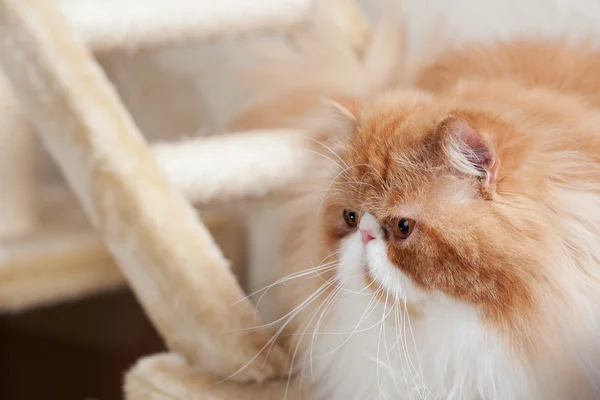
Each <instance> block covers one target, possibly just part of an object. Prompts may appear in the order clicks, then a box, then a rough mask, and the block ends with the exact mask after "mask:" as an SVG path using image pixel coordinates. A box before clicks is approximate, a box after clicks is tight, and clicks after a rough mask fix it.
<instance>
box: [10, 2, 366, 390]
mask: <svg viewBox="0 0 600 400" xmlns="http://www.w3.org/2000/svg"><path fill="white" fill-rule="evenodd" d="M318 5H319V6H320V7H317V8H318V9H320V10H321V12H325V13H328V15H329V16H330V17H331V18H332V20H333V22H334V23H336V24H338V26H339V27H340V28H341V29H342V30H343V31H346V32H348V35H349V38H350V40H352V41H353V43H356V46H357V47H360V46H361V44H362V43H363V41H364V39H365V37H366V35H367V32H368V29H367V28H366V25H364V22H363V21H362V20H361V19H360V15H359V14H358V13H357V12H356V9H354V8H353V4H352V3H351V2H349V1H346V0H331V1H323V2H318ZM312 11H313V7H312V4H311V2H310V1H308V0H285V1H284V0H278V1H269V0H263V1H245V0H227V1H206V2H204V1H196V2H190V1H177V0H167V1H162V0H161V1H150V0H143V1H142V0H127V1H124V0H114V1H112V0H111V1H106V0H105V1H101V0H95V1H94V0H85V1H84V0H72V1H64V0H63V1H58V2H57V1H55V2H52V1H49V0H0V36H1V37H2V41H1V42H0V43H1V44H0V46H1V47H0V59H1V60H0V61H1V65H2V67H3V70H4V72H5V76H6V79H5V77H4V76H2V75H0V106H1V107H0V118H1V120H0V197H1V198H0V221H1V222H0V224H1V225H0V239H2V242H1V247H0V250H1V252H0V279H2V282H3V284H2V287H1V288H0V310H5V311H11V310H12V311H14V310H19V309H24V308H27V307H31V306H36V305H40V304H48V303H52V302H54V301H60V300H61V299H64V298H69V297H77V296H80V295H83V294H85V293H88V292H92V291H101V290H106V289H107V288H110V287H113V286H116V285H119V284H121V283H122V282H123V279H124V280H125V282H126V284H128V285H129V286H130V287H131V288H132V290H133V291H134V293H135V294H136V296H137V298H138V300H139V302H140V303H141V305H142V306H143V308H144V310H145V312H146V313H147V314H148V316H149V318H150V319H151V321H152V322H153V324H154V325H155V327H156V329H157V330H158V331H159V332H160V334H161V335H162V337H163V338H164V340H165V342H166V343H167V345H168V347H169V349H170V350H171V351H172V352H171V353H169V354H160V355H155V356H151V357H148V358H145V359H143V360H141V361H139V362H138V364H137V365H136V366H134V367H133V368H132V369H131V370H130V371H129V372H128V373H127V375H126V379H125V394H126V398H127V399H130V400H138V399H219V400H220V399H223V400H225V399H229V400H231V399H240V400H243V399H261V400H267V399H281V398H283V397H284V393H286V390H288V398H293V396H292V395H293V394H294V392H295V391H294V390H293V385H294V382H293V380H292V381H291V384H290V385H291V386H290V387H288V380H287V379H281V380H279V379H278V378H284V377H286V376H287V373H288V366H287V364H286V362H287V359H286V355H285V351H284V350H283V349H281V348H280V347H278V346H273V348H272V349H271V350H270V351H269V352H266V351H263V350H264V349H265V348H266V346H268V345H269V344H270V335H269V332H266V331H265V330H260V329H249V328H252V327H254V326H256V325H258V324H260V321H258V320H257V319H256V318H255V311H254V309H253V307H252V305H251V304H250V303H249V302H248V301H246V300H242V299H243V298H244V294H243V293H242V290H241V289H240V287H239V286H238V284H237V282H236V279H235V277H234V275H233V274H232V273H231V271H230V270H229V263H228V261H227V260H226V259H225V258H224V257H223V255H222V253H221V251H220V249H219V248H218V247H217V245H216V244H215V241H214V239H213V237H212V236H211V235H210V233H209V229H208V228H211V226H212V228H214V229H217V230H218V228H219V224H220V220H219V218H215V217H213V218H211V217H210V216H208V215H207V216H204V215H203V218H202V219H200V218H199V217H198V215H197V213H196V212H195V210H194V209H193V208H192V203H193V204H196V205H198V204H199V205H209V204H218V203H226V202H232V201H236V200H241V199H247V198H260V197H264V196H269V195H270V194H272V193H274V192H276V191H277V190H278V189H281V188H284V187H285V186H287V185H290V184H293V182H294V180H296V179H300V178H301V177H302V171H303V170H304V168H303V163H305V162H307V159H306V153H304V152H302V151H301V150H300V148H301V147H302V142H303V141H304V140H306V139H305V138H304V136H303V134H302V133H301V132H294V131H267V132H246V133H236V134H230V135H225V136H218V137H212V138H207V139H195V140H191V141H184V142H176V143H160V144H154V145H152V146H150V145H148V144H147V143H146V141H145V140H144V138H143V136H142V135H141V133H140V132H139V131H138V129H137V127H136V126H135V124H134V122H133V120H132V118H131V116H130V115H129V114H128V112H127V110H126V109H125V108H124V107H123V105H122V103H121V102H120V100H119V98H118V96H117V95H116V92H115V90H114V88H113V87H112V86H111V84H110V83H109V82H108V80H107V79H106V77H105V75H104V74H103V72H102V70H101V69H100V67H99V66H98V64H97V63H96V62H95V60H94V58H93V56H92V51H101V52H107V51H110V50H111V49H112V48H117V47H132V48H134V47H140V46H153V45H157V44H161V45H164V44H168V43H173V42H178V41H182V40H184V39H185V40H187V39H190V38H195V39H202V38H213V37H216V36H219V35H221V34H224V33H241V32H245V31H249V30H252V29H258V28H269V29H285V27H286V26H289V25H290V24H293V23H296V22H298V21H301V20H302V19H304V18H307V17H308V16H309V15H310V12H312ZM349 28H351V29H349ZM21 113H23V114H21ZM29 123H31V125H32V127H31V128H30V126H29ZM34 130H35V131H36V132H37V133H38V134H39V137H40V138H41V139H42V142H43V144H44V146H45V147H46V149H47V150H48V151H49V152H50V154H51V155H52V157H53V159H54V160H55V161H56V163H57V164H58V165H59V167H60V169H61V172H62V174H63V175H64V177H65V178H66V181H67V182H68V185H69V187H70V189H71V190H72V192H73V193H74V194H75V197H74V198H72V199H71V198H69V193H70V191H67V192H68V193H63V192H60V194H59V195H57V194H56V193H48V192H44V190H45V189H44V188H40V187H38V186H36V182H34V179H33V173H32V163H33V158H34V157H35V155H34V154H33V152H32V150H31V146H32V144H31V142H32V140H33V137H32V134H31V132H32V131H34ZM57 199H58V200H57ZM40 201H41V203H40ZM75 201H77V202H78V203H80V204H81V206H82V208H83V210H84V212H85V215H83V213H82V215H75V214H77V212H76V207H74V206H73V202H75ZM66 220H68V221H69V224H70V225H69V226H68V227H67V228H65V221H66ZM88 220H89V221H91V225H92V226H91V227H90V226H87V221H88ZM212 228H211V231H213V229H212ZM12 238H19V239H18V240H17V239H14V240H13V239H12ZM113 260H114V263H113ZM267 354H268V356H267ZM223 378H228V379H226V380H225V381H224V382H222V381H223Z"/></svg>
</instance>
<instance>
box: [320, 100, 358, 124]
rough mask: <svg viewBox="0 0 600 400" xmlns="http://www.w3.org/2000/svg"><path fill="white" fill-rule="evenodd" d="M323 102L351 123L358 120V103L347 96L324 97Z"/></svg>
mask: <svg viewBox="0 0 600 400" xmlns="http://www.w3.org/2000/svg"><path fill="white" fill-rule="evenodd" d="M322 101H323V103H324V104H325V105H326V106H328V107H330V108H331V109H332V110H333V111H334V112H335V113H336V114H337V115H338V116H340V117H342V118H345V119H347V120H348V121H349V122H352V123H353V124H355V123H357V122H358V116H359V113H360V103H359V101H358V100H356V99H352V98H349V97H335V98H331V97H329V98H324V99H322Z"/></svg>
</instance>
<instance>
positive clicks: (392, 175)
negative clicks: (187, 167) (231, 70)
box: [241, 40, 600, 400]
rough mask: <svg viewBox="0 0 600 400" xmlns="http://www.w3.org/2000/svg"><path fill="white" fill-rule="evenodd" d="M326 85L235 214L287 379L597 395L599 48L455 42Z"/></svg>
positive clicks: (477, 394) (502, 395)
mask: <svg viewBox="0 0 600 400" xmlns="http://www.w3.org/2000/svg"><path fill="white" fill-rule="evenodd" d="M317 88H318V87H317ZM317 88H315V87H312V88H309V89H306V90H304V91H302V90H299V91H297V93H299V94H298V96H299V98H301V99H300V100H299V101H300V102H301V103H302V107H301V110H300V111H299V112H296V113H294V112H291V114H293V115H294V116H295V117H299V116H303V115H305V116H307V118H308V114H309V113H308V111H307V110H308V109H309V108H310V107H307V106H306V105H307V104H309V103H310V102H307V100H306V99H307V96H308V97H310V98H311V99H313V100H315V104H316V100H317V99H318V97H319V96H320V95H323V96H330V97H332V96H333V97H335V95H336V93H335V90H330V89H331V88H327V89H324V90H323V91H322V92H321V93H320V94H319V90H317ZM341 92H343V90H340V93H341ZM307 93H308V94H307ZM341 94H342V96H340V97H339V98H337V99H335V101H334V102H332V104H333V105H334V106H333V107H329V110H330V113H329V114H330V116H329V118H326V119H325V123H324V124H322V125H319V128H318V129H316V131H315V137H316V138H317V139H315V145H314V148H312V149H309V150H310V151H314V152H318V153H319V155H320V156H315V161H314V163H315V169H314V173H311V174H309V175H310V180H307V182H306V184H305V185H301V186H298V187H296V188H293V189H292V190H290V192H289V193H287V194H286V195H285V196H284V197H285V201H284V200H283V197H282V198H279V199H276V200H274V203H275V204H273V207H270V206H268V207H266V208H269V212H268V213H265V212H263V213H262V214H261V215H260V219H257V220H255V221H252V218H251V224H256V225H259V226H260V227H258V228H256V230H255V233H254V234H253V237H254V238H255V239H253V240H254V241H255V242H254V243H253V244H252V246H253V247H251V249H250V251H251V253H252V252H254V253H258V252H260V251H262V252H263V253H265V254H263V255H260V256H257V258H256V260H255V261H254V262H253V267H254V268H256V269H260V271H261V278H260V279H258V278H257V279H255V280H254V281H253V283H252V286H254V289H259V288H260V287H264V286H267V285H268V290H266V291H265V292H259V295H260V296H259V297H260V298H258V299H257V301H258V303H259V307H260V310H261V312H262V313H263V316H265V318H266V319H267V320H269V321H271V322H270V325H273V326H276V327H277V333H278V334H279V336H280V337H283V338H286V339H287V341H288V344H289V349H290V356H291V357H293V360H294V362H295V363H296V365H298V367H299V372H298V375H299V376H298V377H297V379H299V380H301V382H302V386H303V388H304V387H305V386H306V387H309V386H310V388H309V389H308V388H307V392H306V393H305V394H304V395H303V396H302V398H309V399H330V400H346V399H372V398H380V399H466V400H476V399H490V400H509V399H522V400H551V399H556V400H564V399H598V398H600V51H599V50H596V49H595V48H594V47H593V46H591V45H588V44H585V43H579V44H573V43H568V42H567V41H561V40H552V41H542V40H531V41H528V40H521V41H511V42H496V43H487V44H472V45H464V46H462V47H461V48H458V49H453V50H450V51H448V52H445V53H442V54H440V55H438V56H437V57H436V58H435V59H434V60H433V61H432V62H429V63H427V64H426V65H422V66H420V67H419V68H417V69H415V70H414V73H412V74H410V76H408V77H405V79H404V84H403V85H402V87H399V86H394V84H391V83H389V84H388V85H387V86H385V85H384V86H382V87H379V88H377V90H373V91H371V92H370V93H363V94H362V95H360V96H356V97H352V96H347V93H341ZM311 96H312V97H311ZM294 101H295V98H294V92H293V91H291V92H289V93H286V94H285V102H286V104H287V106H286V110H283V111H282V110H281V109H278V107H277V104H278V102H277V101H267V102H265V103H263V109H262V111H260V105H259V106H256V107H255V108H254V109H251V111H252V110H253V111H252V112H248V113H247V114H246V115H245V116H244V118H242V119H241V120H242V121H245V122H243V123H241V125H244V126H245V127H252V116H253V112H254V113H258V114H254V115H259V118H258V119H259V120H260V123H257V126H258V125H261V124H267V125H268V124H269V115H272V116H273V118H274V119H273V120H277V121H279V122H278V123H280V121H281V118H280V116H281V115H278V113H279V112H280V111H281V112H287V113H288V114H289V113H290V110H292V111H293V107H290V104H293V103H294ZM265 107H266V108H265ZM259 111H260V112H259ZM278 118H279V119H278ZM321 122H322V121H321ZM281 124H283V122H281ZM282 202H283V203H284V204H280V203H282ZM263 207H264V206H263ZM257 218H258V217H257ZM261 229H262V230H261ZM259 242H260V243H259ZM260 249H262V250H260ZM265 249H268V251H266V250H265ZM259 250H260V251H259ZM267 253H268V254H267ZM261 293H262V294H261Z"/></svg>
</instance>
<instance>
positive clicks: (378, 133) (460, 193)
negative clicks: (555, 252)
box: [326, 94, 546, 320]
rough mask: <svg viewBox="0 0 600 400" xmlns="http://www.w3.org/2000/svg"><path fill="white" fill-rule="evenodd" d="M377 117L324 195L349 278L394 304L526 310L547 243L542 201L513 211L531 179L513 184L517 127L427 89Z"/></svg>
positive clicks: (497, 314)
mask: <svg viewBox="0 0 600 400" xmlns="http://www.w3.org/2000/svg"><path fill="white" fill-rule="evenodd" d="M386 101H387V100H386ZM388 103H389V101H388ZM371 110H375V111H369V110H368V109H367V110H366V111H365V109H363V110H362V111H361V115H360V116H357V119H356V121H355V125H354V128H353V130H354V132H353V133H352V136H351V138H350V139H349V141H348V143H346V144H345V146H344V151H343V153H342V159H343V162H344V164H343V165H342V167H343V170H340V171H339V174H338V176H337V177H336V179H335V180H334V182H333V183H332V186H331V192H332V194H331V195H330V196H328V198H327V200H326V219H327V222H326V226H327V227H328V228H327V229H328V235H329V237H330V238H332V240H333V241H337V245H338V246H339V248H340V273H341V274H342V275H345V276H346V277H347V278H348V279H361V280H362V281H363V284H364V286H365V287H366V288H367V290H372V291H374V292H376V293H378V294H379V295H383V296H384V297H385V298H387V299H393V300H395V301H403V302H406V303H413V304H418V303H420V302H422V301H425V300H427V299H428V298H431V297H434V296H439V295H440V294H443V295H445V296H447V297H450V298H452V299H454V300H458V301H462V302H466V303H468V304H470V305H473V306H475V307H476V308H477V309H478V310H481V311H482V312H483V313H484V315H486V316H487V317H489V318H491V319H494V320H501V319H505V318H511V316H512V315H513V314H514V313H515V312H517V313H523V312H527V310H528V309H529V308H530V307H531V306H532V297H531V294H532V293H533V292H534V291H535V288H534V286H535V282H536V280H537V279H543V278H542V277H540V276H539V275H540V266H539V263H540V262H541V260H540V259H539V257H538V254H537V253H536V251H535V249H538V248H539V247H540V243H542V242H544V241H545V240H546V238H545V236H544V223H543V218H540V215H539V214H538V213H537V212H533V211H532V210H534V209H535V207H534V206H533V204H535V200H534V199H531V200H528V199H527V196H520V199H521V200H520V203H519V204H518V206H515V204H510V203H511V201H512V200H511V199H510V196H512V192H513V190H515V185H517V186H519V185H521V184H522V182H511V181H510V179H509V180H506V181H505V180H504V175H503V172H504V171H503V169H502V168H501V167H500V160H501V159H502V154H500V152H499V151H498V149H497V148H496V143H495V140H496V139H495V138H496V132H498V131H503V130H506V129H510V127H508V126H507V125H506V123H504V122H499V121H497V120H495V119H494V118H490V117H488V116H486V115H484V114H478V113H474V112H468V111H462V110H460V109H456V108H450V107H448V106H446V105H445V104H444V103H443V102H442V101H439V102H436V101H435V100H434V99H432V98H430V97H428V96H425V95H421V94H419V95H418V96H416V97H415V96H412V97H406V99H404V98H399V99H395V100H394V101H393V102H392V103H391V104H388V105H382V104H376V105H374V106H373V107H372V108H371ZM350 114H352V115H355V114H358V113H357V112H356V111H351V110H350V111H349V110H346V115H350ZM508 159H509V162H508V163H507V169H508V170H510V169H514V168H516V163H515V161H514V160H512V159H511V157H510V156H509V157H508ZM531 185H533V186H535V183H531ZM530 189H531V190H534V189H533V188H530ZM534 191H535V190H534ZM529 203H531V205H532V207H529Z"/></svg>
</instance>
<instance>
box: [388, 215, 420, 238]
mask: <svg viewBox="0 0 600 400" xmlns="http://www.w3.org/2000/svg"><path fill="white" fill-rule="evenodd" d="M393 228H394V236H395V237H396V239H401V240H404V239H407V238H408V237H409V236H410V234H411V233H412V232H413V230H414V229H415V220H414V219H410V218H399V219H398V220H396V222H395V223H394V224H393Z"/></svg>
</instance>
